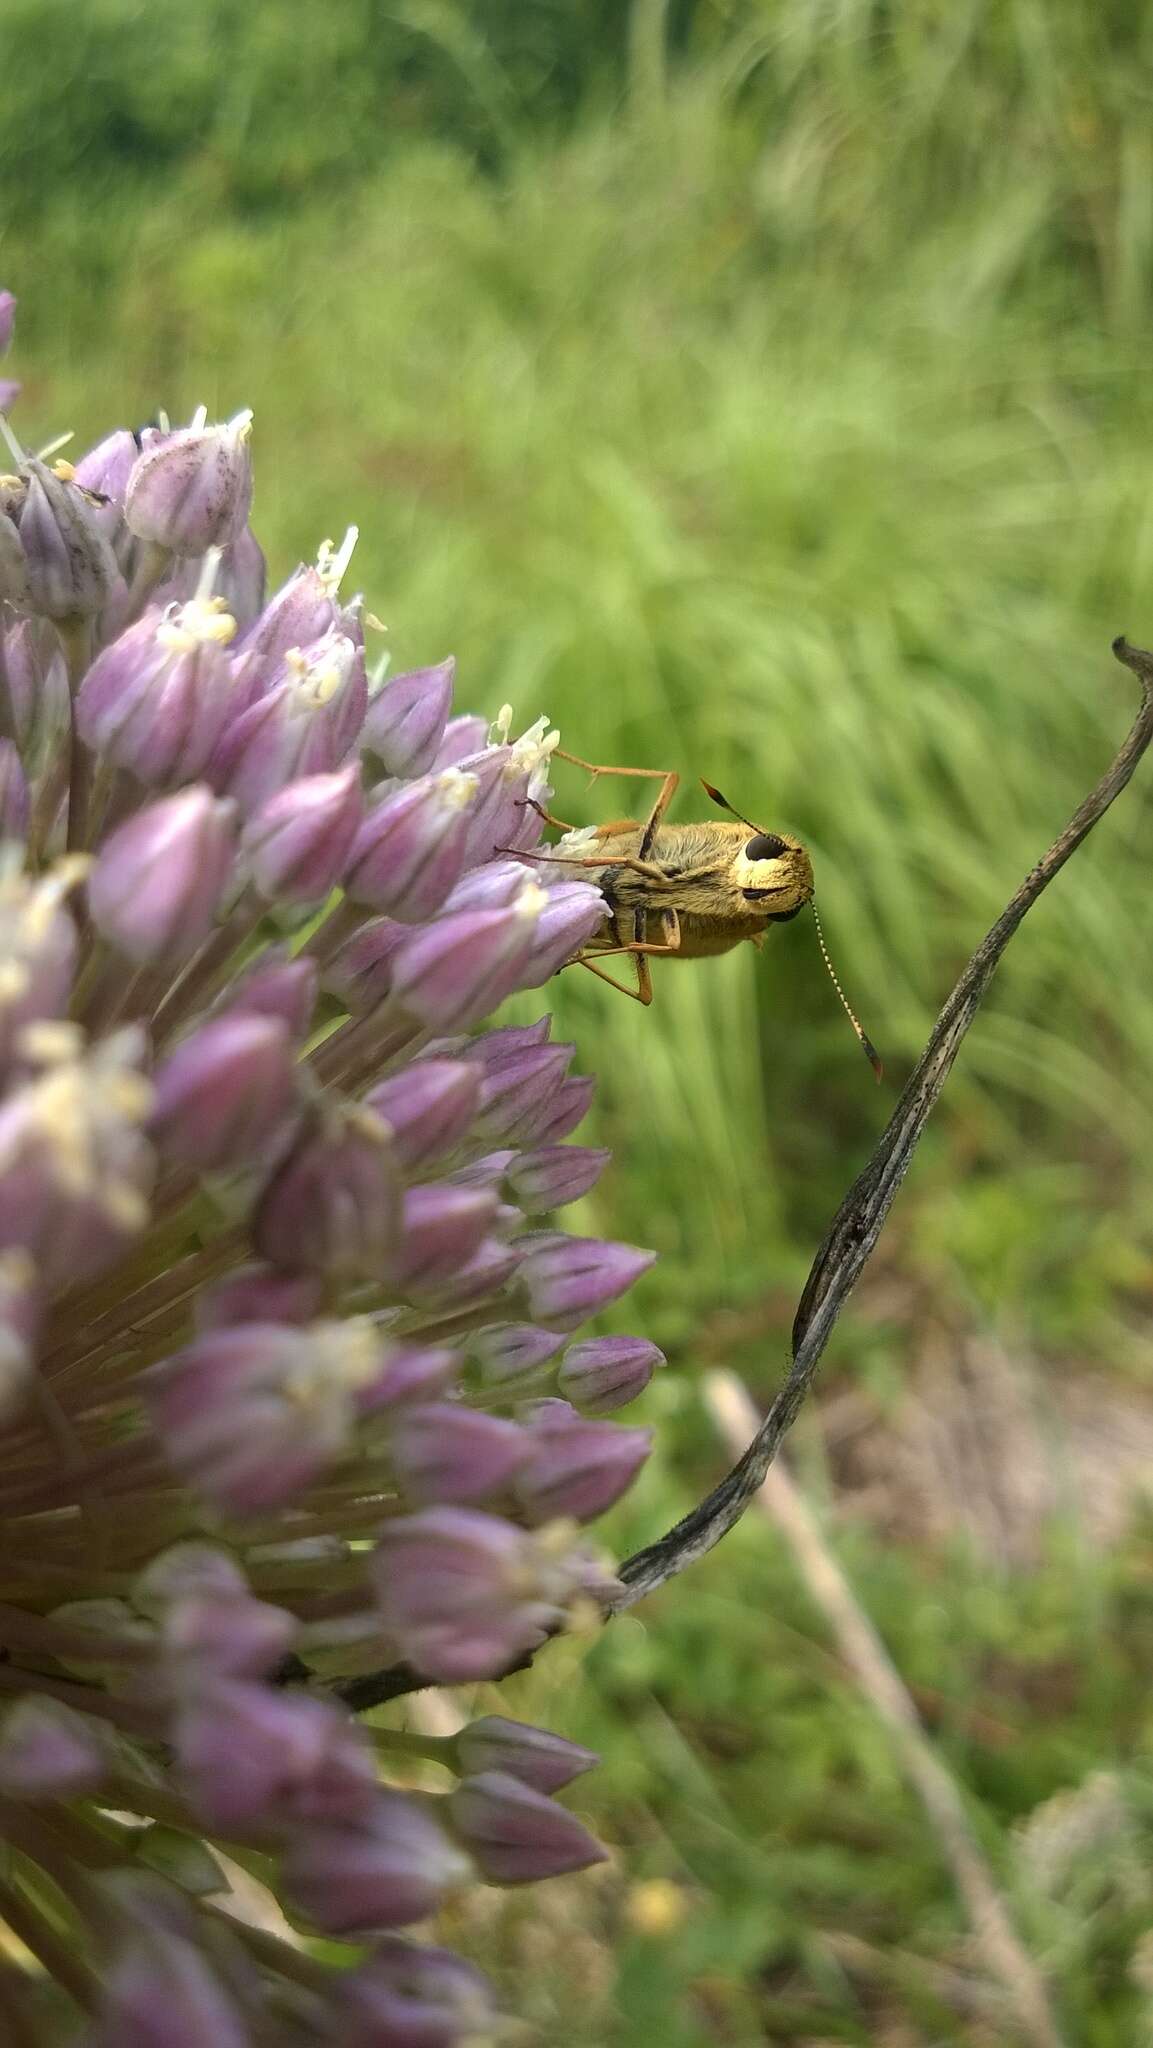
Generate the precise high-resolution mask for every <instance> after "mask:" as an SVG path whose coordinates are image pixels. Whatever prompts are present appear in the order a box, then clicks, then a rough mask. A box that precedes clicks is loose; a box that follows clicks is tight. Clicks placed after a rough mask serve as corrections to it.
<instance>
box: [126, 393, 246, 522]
mask: <svg viewBox="0 0 1153 2048" xmlns="http://www.w3.org/2000/svg"><path fill="white" fill-rule="evenodd" d="M251 428H252V414H251V413H250V412H241V413H237V415H236V418H235V419H233V420H230V421H229V422H228V424H227V426H212V427H209V426H200V425H196V426H191V427H179V428H177V430H176V432H175V433H171V434H164V435H162V436H160V437H159V438H158V439H157V441H156V442H155V443H154V444H153V445H152V446H151V447H149V448H146V449H145V451H144V453H143V454H142V455H141V456H140V457H139V459H138V461H137V462H136V464H135V465H134V467H133V470H132V474H131V475H130V477H129V479H128V484H127V488H126V491H125V496H124V516H125V518H126V520H127V522H128V525H129V528H130V529H131V531H132V532H133V533H135V534H137V535H138V536H139V538H140V539H141V540H150V541H155V542H156V543H157V545H158V546H160V547H162V548H170V549H171V550H172V552H173V554H176V555H202V554H203V553H204V551H205V549H206V548H222V547H227V545H228V543H229V541H231V540H234V539H235V537H236V535H237V533H238V532H239V531H240V528H241V527H242V526H243V524H244V522H245V520H246V519H247V517H248V508H249V506H250V504H251V502H252V453H251V450H250V448H249V445H248V442H249V435H250V432H251Z"/></svg>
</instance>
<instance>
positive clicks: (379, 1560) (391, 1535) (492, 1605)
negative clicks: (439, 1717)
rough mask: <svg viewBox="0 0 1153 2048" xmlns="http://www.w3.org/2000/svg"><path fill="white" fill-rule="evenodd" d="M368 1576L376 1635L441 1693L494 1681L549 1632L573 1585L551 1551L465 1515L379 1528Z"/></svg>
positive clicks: (439, 1512)
mask: <svg viewBox="0 0 1153 2048" xmlns="http://www.w3.org/2000/svg"><path fill="white" fill-rule="evenodd" d="M373 1577H374V1580H375V1584H376V1589H377V1600H378V1604H379V1609H380V1616H381V1622H382V1625H383V1627H384V1630H385V1633H386V1634H387V1635H388V1636H389V1637H391V1638H392V1639H393V1640H394V1641H395V1642H396V1643H397V1644H398V1646H399V1648H400V1650H401V1652H402V1654H403V1655H404V1656H405V1657H407V1658H408V1659H409V1660H410V1662H411V1663H412V1664H414V1665H415V1666H416V1668H417V1670H418V1671H423V1672H425V1673H427V1675H428V1677H429V1678H435V1679H439V1680H441V1681H442V1683H444V1684H446V1685H458V1684H463V1683H464V1682H465V1681H466V1680H467V1679H472V1678H492V1677H496V1676H498V1675H499V1674H500V1673H501V1672H502V1671H504V1670H505V1669H506V1668H507V1667H508V1665H510V1664H512V1663H514V1662H515V1661H516V1659H517V1658H518V1657H522V1656H523V1655H524V1654H525V1652H526V1651H528V1650H535V1649H536V1648H537V1647H538V1646H539V1645H540V1644H541V1643H542V1642H543V1641H544V1639H545V1637H546V1636H547V1635H548V1634H549V1632H550V1630H552V1629H554V1628H557V1627H559V1625H560V1622H561V1620H562V1619H563V1616H564V1611H565V1605H566V1603H567V1601H568V1599H569V1598H570V1596H571V1594H572V1592H573V1590H574V1587H575V1585H576V1583H577V1578H576V1575H575V1571H574V1566H573V1563H572V1561H571V1560H566V1559H564V1558H563V1557H560V1556H558V1555H557V1553H556V1549H555V1545H552V1546H550V1545H547V1544H546V1543H545V1541H544V1539H543V1538H540V1537H534V1536H533V1535H531V1534H530V1533H528V1532H527V1531H525V1530H523V1529H516V1528H514V1527H513V1525H512V1523H511V1522H506V1521H503V1520H501V1519H500V1518H499V1517H498V1516H496V1515H486V1514H482V1513H481V1512H480V1511H479V1510H478V1509H475V1508H456V1507H437V1508H426V1509H424V1510H423V1511H422V1512H421V1513H419V1514H415V1515H406V1516H401V1517H399V1518H397V1519H396V1520H394V1521H391V1522H387V1523H386V1524H385V1527H384V1529H383V1531H382V1533H381V1535H380V1537H379V1539H378V1542H377V1547H376V1553H375V1556H374V1560H373Z"/></svg>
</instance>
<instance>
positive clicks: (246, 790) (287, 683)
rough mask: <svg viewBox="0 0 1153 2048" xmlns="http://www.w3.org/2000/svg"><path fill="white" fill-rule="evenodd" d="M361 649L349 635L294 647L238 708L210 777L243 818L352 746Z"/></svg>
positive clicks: (334, 764)
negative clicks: (274, 675)
mask: <svg viewBox="0 0 1153 2048" xmlns="http://www.w3.org/2000/svg"><path fill="white" fill-rule="evenodd" d="M367 689H368V686H367V683H366V680H365V674H364V652H363V649H362V648H360V647H359V646H358V645H357V644H356V643H355V642H354V641H353V640H350V639H349V638H348V636H347V634H344V633H338V632H336V631H333V632H330V633H326V634H325V635H324V636H323V637H322V638H321V639H319V640H314V641H313V642H312V643H311V645H310V646H308V647H304V648H292V649H290V650H289V653H288V655H287V656H286V658H285V661H284V663H283V665H282V667H281V670H280V675H279V680H278V681H276V682H275V683H274V684H273V685H272V687H271V688H269V689H268V690H266V691H265V692H264V693H263V695H261V696H258V697H257V698H256V701H255V702H254V703H251V704H249V706H248V708H247V710H244V711H241V712H240V714H239V716H238V717H237V718H235V719H234V720H233V721H232V723H231V724H230V725H229V726H228V727H227V729H226V731H225V732H224V734H223V736H222V737H221V739H220V741H219V742H218V744H217V746H216V748H215V751H214V753H213V757H212V760H211V762H210V764H209V769H208V775H209V779H210V781H211V782H212V785H213V787H214V788H215V789H217V790H219V792H220V793H221V795H226V796H231V797H234V798H235V800H236V802H237V803H238V804H239V806H240V808H241V810H242V811H243V812H244V814H245V816H250V815H251V814H252V812H254V811H257V810H259V808H260V806H261V804H263V803H267V801H268V799H269V797H271V796H275V795H276V792H277V790H280V789H283V788H284V787H285V784H286V783H289V782H293V781H295V780H296V779H297V777H299V776H304V775H325V774H330V773H331V771H332V770H333V769H334V768H339V767H340V766H341V764H342V762H343V760H344V758H345V756H346V755H347V754H348V753H349V752H350V750H351V748H352V746H353V745H354V744H355V741H356V736H357V734H358V732H359V730H360V725H361V721H362V720H363V716H364V706H365V702H366V698H367Z"/></svg>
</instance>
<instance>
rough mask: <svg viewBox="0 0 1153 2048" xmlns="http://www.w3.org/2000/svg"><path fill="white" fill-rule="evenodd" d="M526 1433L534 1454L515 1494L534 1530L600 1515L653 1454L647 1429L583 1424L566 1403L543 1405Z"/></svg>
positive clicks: (518, 1479)
mask: <svg viewBox="0 0 1153 2048" xmlns="http://www.w3.org/2000/svg"><path fill="white" fill-rule="evenodd" d="M529 1429H530V1432H531V1435H532V1440H533V1451H532V1456H531V1457H530V1459H529V1461H528V1463H527V1465H525V1466H524V1467H523V1468H522V1470H521V1471H520V1472H519V1473H518V1475H517V1479H516V1495H517V1499H518V1500H519V1501H520V1504H521V1506H522V1508H523V1509H524V1511H525V1514H526V1515H527V1516H528V1519H529V1520H530V1521H531V1522H533V1523H534V1524H536V1525H537V1526H539V1525H540V1524H541V1523H544V1522H553V1521H557V1520H559V1519H561V1518H564V1519H565V1520H571V1521H574V1522H591V1521H593V1520H594V1519H595V1517H596V1516H597V1515H603V1514H604V1513H605V1512H606V1511H607V1510H608V1509H609V1508H610V1507H611V1506H612V1505H613V1502H614V1501H617V1500H619V1499H620V1497H621V1494H622V1493H624V1491H625V1489H626V1488H627V1487H629V1486H631V1484H632V1482H633V1480H634V1479H635V1478H636V1475H637V1473H638V1472H639V1471H640V1468H641V1466H642V1465H643V1464H644V1462H645V1459H646V1458H647V1457H648V1455H649V1452H650V1450H651V1449H652V1440H653V1433H652V1430H651V1429H622V1428H620V1426H619V1425H618V1424H617V1423H615V1422H585V1421H584V1420H583V1419H582V1418H581V1417H580V1416H579V1415H578V1414H577V1413H576V1411H575V1410H574V1409H572V1408H570V1407H569V1404H568V1402H567V1401H541V1402H540V1403H539V1405H538V1407H537V1408H536V1410H535V1411H534V1413H533V1415H532V1417H531V1419H530V1422H529Z"/></svg>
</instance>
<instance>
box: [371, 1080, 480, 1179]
mask: <svg viewBox="0 0 1153 2048" xmlns="http://www.w3.org/2000/svg"><path fill="white" fill-rule="evenodd" d="M365 1101H366V1103H367V1105H368V1107H369V1109H371V1110H372V1111H374V1113H375V1114H376V1115H377V1116H379V1117H382V1118H383V1120H384V1122H385V1123H386V1124H387V1125H388V1127H389V1130H390V1131H391V1132H392V1148H393V1151H394V1152H395V1154H396V1157H397V1159H398V1160H399V1162H400V1164H401V1165H402V1166H403V1167H405V1168H406V1169H407V1170H408V1171H409V1172H412V1171H413V1169H414V1168H416V1167H420V1166H426V1165H427V1164H428V1163H429V1162H430V1161H431V1160H434V1159H440V1158H443V1156H444V1155H445V1153H447V1152H451V1151H452V1150H453V1147H454V1146H456V1145H458V1144H459V1143H460V1141H461V1139H462V1138H463V1137H464V1136H465V1135H466V1133H467V1132H468V1130H469V1128H470V1127H471V1124H472V1121H473V1118H474V1117H475V1115H476V1111H477V1105H478V1103H479V1101H480V1074H479V1072H478V1070H477V1068H476V1065H475V1064H474V1062H473V1061H472V1060H417V1061H414V1062H413V1063H412V1064H411V1065H410V1066H409V1067H408V1068H407V1069H406V1070H405V1072H404V1073H402V1074H394V1075H392V1076H391V1077H390V1078H389V1079H387V1080H384V1081H381V1082H380V1083H379V1084H378V1085H377V1087H375V1088H373V1089H371V1090H370V1091H369V1093H368V1095H367V1096H366V1097H365Z"/></svg>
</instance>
